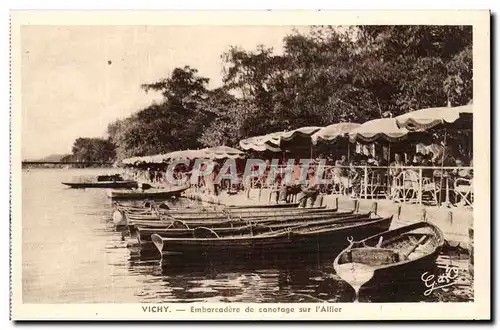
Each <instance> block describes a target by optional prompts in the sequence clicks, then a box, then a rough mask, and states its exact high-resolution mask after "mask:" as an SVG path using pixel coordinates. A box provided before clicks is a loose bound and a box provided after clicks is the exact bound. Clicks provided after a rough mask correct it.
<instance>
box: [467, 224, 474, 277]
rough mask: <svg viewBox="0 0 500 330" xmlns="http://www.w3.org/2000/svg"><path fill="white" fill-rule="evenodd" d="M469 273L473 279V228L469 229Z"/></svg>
mask: <svg viewBox="0 0 500 330" xmlns="http://www.w3.org/2000/svg"><path fill="white" fill-rule="evenodd" d="M468 250H469V273H470V274H471V275H472V276H473V277H474V228H472V227H469V246H468Z"/></svg>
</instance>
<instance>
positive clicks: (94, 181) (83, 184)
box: [61, 174, 138, 189]
mask: <svg viewBox="0 0 500 330" xmlns="http://www.w3.org/2000/svg"><path fill="white" fill-rule="evenodd" d="M61 183H62V184H63V185H66V186H69V187H71V188H115V189H119V188H127V189H132V188H137V186H138V185H137V182H136V181H133V180H125V179H123V177H122V176H121V175H120V174H112V175H98V176H80V177H78V178H75V180H74V181H73V182H61Z"/></svg>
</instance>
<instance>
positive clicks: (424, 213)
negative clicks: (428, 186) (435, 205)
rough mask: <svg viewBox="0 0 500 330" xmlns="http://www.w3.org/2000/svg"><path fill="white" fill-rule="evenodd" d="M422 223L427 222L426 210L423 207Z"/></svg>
mask: <svg viewBox="0 0 500 330" xmlns="http://www.w3.org/2000/svg"><path fill="white" fill-rule="evenodd" d="M422 221H424V222H427V209H426V208H425V207H423V208H422Z"/></svg>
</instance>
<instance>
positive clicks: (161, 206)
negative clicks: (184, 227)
mask: <svg viewBox="0 0 500 330" xmlns="http://www.w3.org/2000/svg"><path fill="white" fill-rule="evenodd" d="M113 205H114V207H115V208H116V209H119V210H122V211H129V212H136V211H137V212H141V211H146V210H149V211H150V210H153V209H156V210H159V211H161V212H178V213H197V212H200V211H222V210H239V209H245V210H247V209H252V210H254V209H288V208H296V207H298V206H299V203H284V204H260V205H259V204H257V205H255V204H248V205H192V206H183V207H182V208H176V207H171V206H170V205H168V203H167V202H156V201H154V200H146V201H144V203H143V204H142V206H131V205H126V204H122V203H119V202H118V201H115V202H113Z"/></svg>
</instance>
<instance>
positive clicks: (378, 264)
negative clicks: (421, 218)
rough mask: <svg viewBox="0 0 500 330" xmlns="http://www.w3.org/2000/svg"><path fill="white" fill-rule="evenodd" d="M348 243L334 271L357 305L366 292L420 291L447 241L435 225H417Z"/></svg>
mask: <svg viewBox="0 0 500 330" xmlns="http://www.w3.org/2000/svg"><path fill="white" fill-rule="evenodd" d="M349 242H350V244H349V246H348V247H347V248H346V249H345V250H344V251H342V252H341V253H340V254H339V255H338V256H337V258H335V261H334V263H333V267H334V269H335V272H336V273H337V275H338V276H339V277H340V278H342V279H343V280H344V281H346V282H347V283H349V284H350V285H351V286H352V287H353V288H354V290H355V292H356V301H357V300H358V297H359V295H360V293H361V292H364V291H366V292H367V294H370V295H377V294H379V293H381V292H380V291H381V290H384V292H387V287H392V288H395V289H396V290H402V289H403V288H404V287H413V288H415V287H416V286H417V287H421V284H422V280H421V276H422V274H423V273H425V272H430V271H432V270H433V269H434V267H435V262H436V259H437V257H438V256H439V253H440V251H441V248H442V247H443V245H444V237H443V233H442V232H441V230H440V229H439V228H438V227H437V226H435V225H434V224H431V223H428V222H418V223H415V224H412V225H409V226H405V227H401V228H397V229H394V230H390V231H387V232H383V233H378V234H376V235H374V236H371V237H369V238H366V239H364V240H362V241H359V242H356V241H354V240H350V241H349ZM422 292H423V291H422Z"/></svg>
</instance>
